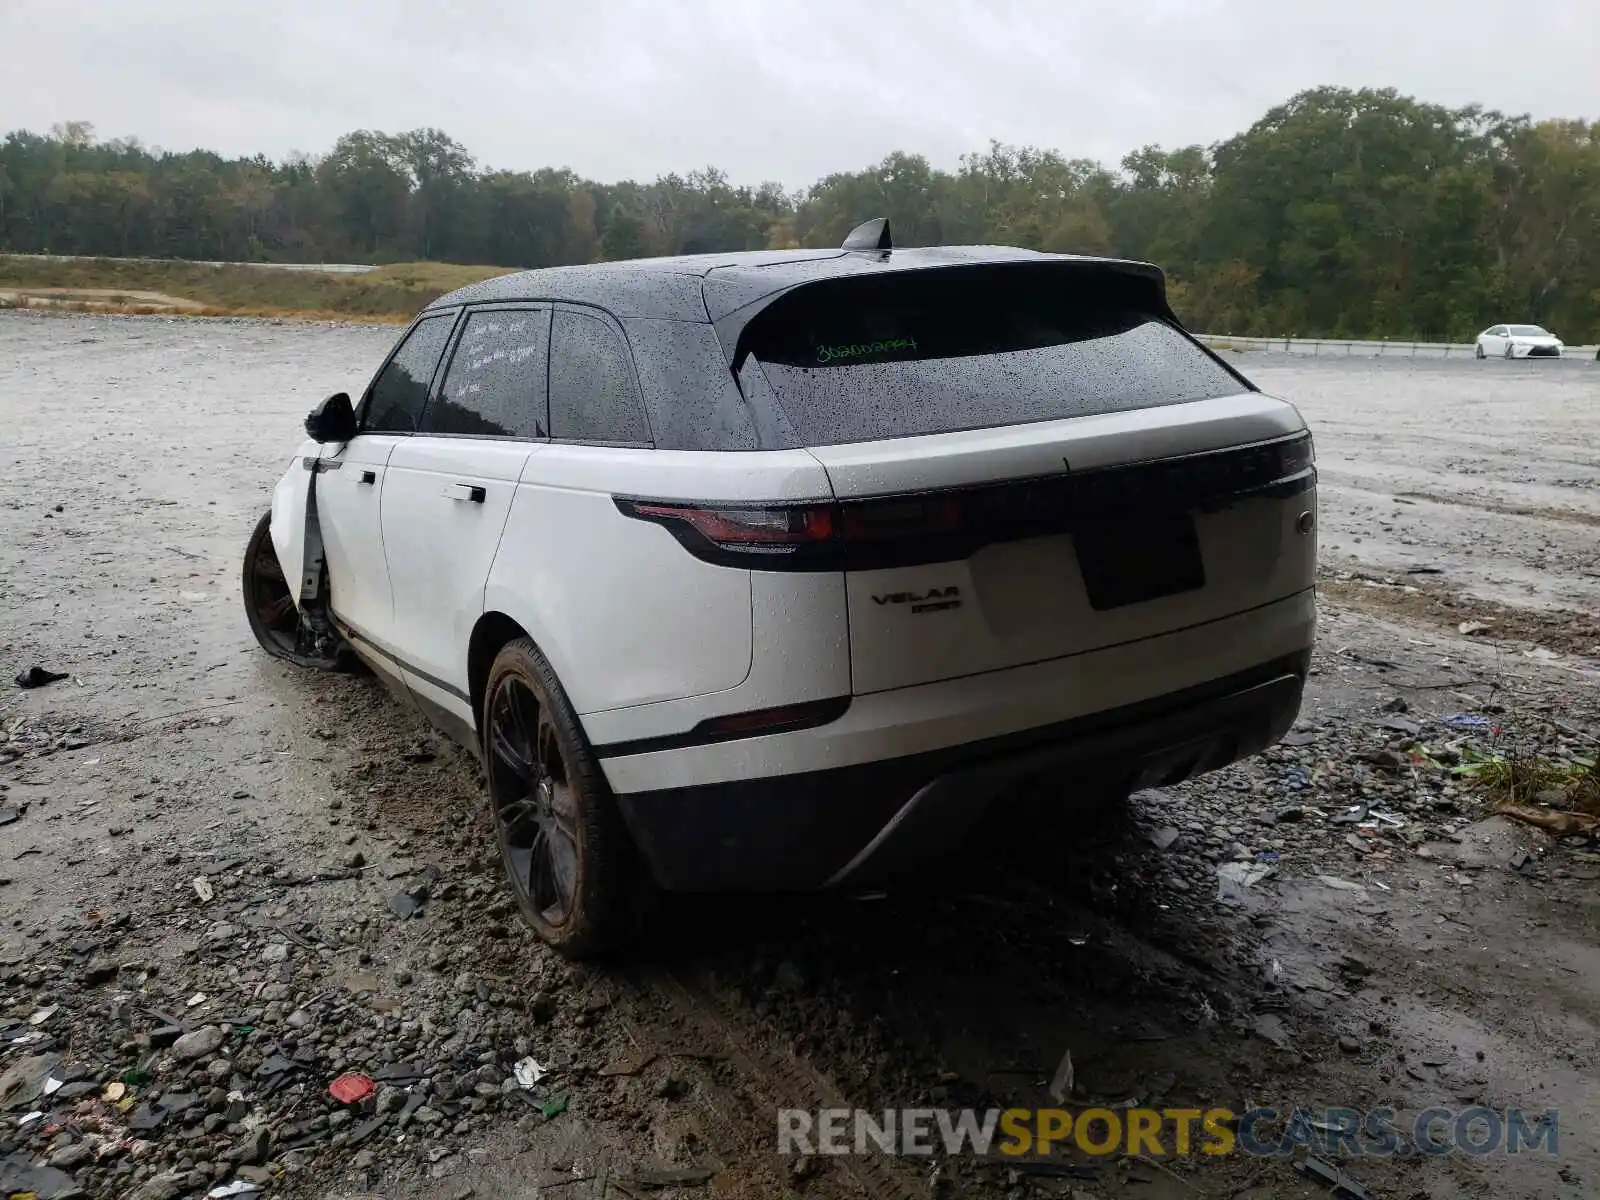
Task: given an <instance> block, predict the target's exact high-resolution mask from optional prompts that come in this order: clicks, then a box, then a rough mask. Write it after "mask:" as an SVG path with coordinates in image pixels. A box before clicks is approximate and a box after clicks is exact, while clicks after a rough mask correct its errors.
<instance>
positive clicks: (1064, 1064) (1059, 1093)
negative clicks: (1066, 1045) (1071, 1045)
mask: <svg viewBox="0 0 1600 1200" xmlns="http://www.w3.org/2000/svg"><path fill="white" fill-rule="evenodd" d="M1072 1083H1073V1079H1072V1051H1071V1050H1066V1051H1064V1052H1063V1053H1062V1055H1061V1061H1060V1062H1059V1063H1057V1064H1056V1073H1055V1077H1054V1078H1052V1079H1051V1080H1050V1098H1051V1099H1052V1100H1054V1101H1055V1102H1056V1103H1057V1104H1065V1103H1066V1102H1067V1097H1068V1096H1070V1095H1072Z"/></svg>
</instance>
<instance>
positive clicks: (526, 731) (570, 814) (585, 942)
mask: <svg viewBox="0 0 1600 1200" xmlns="http://www.w3.org/2000/svg"><path fill="white" fill-rule="evenodd" d="M479 728H480V731H481V732H480V735H479V736H480V737H481V739H482V751H483V762H484V773H485V775H486V776H487V777H488V791H489V805H490V811H491V815H492V817H493V819H494V826H495V840H496V842H497V843H498V844H499V847H500V861H501V863H502V865H503V866H504V868H505V872H506V882H507V883H508V884H510V886H511V891H512V894H513V895H514V896H515V897H516V901H517V907H518V908H519V909H520V910H521V912H522V917H523V920H525V921H526V922H527V923H528V925H529V926H531V927H532V929H533V931H534V932H535V933H537V934H538V935H539V937H540V939H541V940H542V941H544V942H545V943H546V944H547V945H549V946H550V947H551V948H552V949H553V950H555V951H556V952H557V953H558V954H561V955H562V956H564V957H567V958H589V957H593V956H595V955H597V954H601V953H603V952H605V951H607V950H610V949H613V948H614V947H615V946H616V945H617V944H618V943H619V942H620V941H621V940H622V939H623V938H624V936H625V935H626V934H627V933H628V932H629V931H630V929H631V927H632V925H633V919H632V918H633V911H634V910H633V907H632V906H631V904H630V899H631V895H632V890H633V889H632V886H631V883H632V877H633V876H635V875H636V874H637V873H636V872H634V871H633V870H632V869H631V868H632V862H633V860H632V855H631V853H630V848H631V847H630V843H629V840H628V835H627V830H626V828H625V827H624V826H623V823H622V816H621V813H620V812H619V811H618V809H617V804H616V801H615V799H614V798H613V797H612V795H611V789H610V787H609V786H608V785H607V783H606V780H605V775H604V774H603V773H602V772H601V770H600V763H599V760H598V759H596V758H595V756H594V752H593V750H591V749H590V747H589V741H588V739H587V738H586V737H585V736H584V733H583V727H582V726H581V725H580V724H579V723H578V717H577V714H576V713H574V712H573V710H572V705H571V703H570V702H569V701H568V700H567V695H566V692H565V691H564V690H563V689H562V687H561V683H560V681H559V680H557V678H556V674H555V672H554V671H553V670H552V669H551V667H550V664H549V663H548V662H546V661H545V658H544V656H543V655H542V654H540V653H539V651H538V649H537V647H535V646H534V644H533V642H532V640H531V639H529V638H519V639H517V640H516V641H514V642H511V643H509V644H507V645H506V646H505V647H504V648H503V649H502V650H501V651H500V653H499V654H498V655H496V656H495V660H494V665H493V666H492V667H491V668H490V671H489V680H488V683H487V684H486V685H485V687H484V691H483V710H482V719H481V720H480V721H479Z"/></svg>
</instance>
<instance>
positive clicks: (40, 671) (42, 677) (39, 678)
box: [17, 667, 69, 688]
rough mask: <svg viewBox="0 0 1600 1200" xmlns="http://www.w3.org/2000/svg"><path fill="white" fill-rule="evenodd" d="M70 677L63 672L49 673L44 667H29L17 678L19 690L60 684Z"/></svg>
mask: <svg viewBox="0 0 1600 1200" xmlns="http://www.w3.org/2000/svg"><path fill="white" fill-rule="evenodd" d="M67 678H69V676H68V675H67V674H66V673H65V672H62V671H47V670H45V669H44V668H43V667H29V668H28V669H27V670H26V671H23V672H21V673H20V674H19V675H18V676H17V686H18V687H19V688H41V687H45V686H46V685H48V684H52V683H59V682H60V681H61V680H63V679H67Z"/></svg>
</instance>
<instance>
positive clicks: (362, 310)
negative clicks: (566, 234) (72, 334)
mask: <svg viewBox="0 0 1600 1200" xmlns="http://www.w3.org/2000/svg"><path fill="white" fill-rule="evenodd" d="M512 269H513V268H509V267H472V266H458V265H456V264H454V263H434V262H419V263H392V264H390V265H388V266H384V267H379V268H378V269H377V270H376V271H370V272H367V273H366V274H362V275H334V274H324V273H322V272H318V271H279V270H272V269H266V268H261V267H251V266H243V265H226V266H220V267H211V266H205V265H202V264H199V263H186V262H157V261H152V262H119V261H113V260H110V259H81V260H74V261H71V262H53V261H48V260H40V259H31V258H20V257H13V256H6V255H0V290H3V289H11V290H15V291H21V292H26V291H28V290H30V289H38V290H40V291H43V290H44V289H57V294H58V296H59V295H61V291H60V290H61V289H65V291H66V293H68V294H70V293H71V292H73V291H79V292H89V291H98V292H107V291H109V292H129V293H137V292H152V293H161V294H163V295H166V296H174V297H177V298H179V299H181V300H185V301H189V302H190V304H191V305H192V306H197V307H188V308H185V309H183V310H181V311H182V312H183V313H184V315H193V316H263V317H307V318H323V319H335V320H352V319H354V320H380V321H406V320H409V319H410V318H411V317H412V316H413V315H415V314H416V313H417V311H418V310H419V309H421V308H423V307H424V306H426V305H427V304H428V303H429V302H430V301H432V300H434V299H436V298H437V297H439V296H442V295H444V294H445V293H446V292H451V291H454V290H455V289H456V288H458V287H465V286H466V285H467V284H469V283H476V282H478V281H479V280H481V279H488V278H489V277H491V276H494V275H505V274H509V273H510V272H511V270H512ZM129 299H130V301H131V302H130V303H128V304H126V305H116V306H114V310H115V311H119V312H139V311H154V312H161V311H163V310H162V309H161V308H160V306H159V305H152V304H150V303H148V302H146V301H144V300H142V299H139V298H136V297H130V298H129ZM73 303H74V302H73V301H72V300H70V299H67V298H65V297H64V296H63V297H62V298H61V300H60V301H59V302H57V303H53V304H51V305H49V307H53V308H57V309H60V308H68V309H70V308H71V307H72V306H73ZM10 307H23V305H22V304H18V303H15V302H13V303H12V304H11V305H10ZM85 310H86V311H90V310H92V311H105V310H106V305H105V304H104V302H103V301H93V302H87V301H86V302H85ZM170 311H173V312H177V311H180V310H177V309H173V310H170Z"/></svg>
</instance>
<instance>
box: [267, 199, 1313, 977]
mask: <svg viewBox="0 0 1600 1200" xmlns="http://www.w3.org/2000/svg"><path fill="white" fill-rule="evenodd" d="M306 428H307V431H308V433H309V434H310V438H311V440H310V441H308V442H306V443H305V444H304V445H303V446H301V448H300V449H299V451H298V452H297V453H296V454H295V457H294V460H293V462H292V463H291V464H290V466H289V469H288V471H287V472H286V473H285V474H284V476H283V478H282V481H281V482H280V483H279V484H278V486H277V489H276V491H275V493H274V496H273V500H272V509H271V512H270V513H268V514H267V515H266V516H264V517H263V518H262V521H261V524H260V525H259V526H258V528H257V530H256V533H255V536H254V537H253V538H252V540H251V543H250V545H249V547H248V549H247V551H246V556H245V567H244V592H245V601H246V611H247V614H248V617H249V620H250V623H251V626H252V628H253V629H254V631H255V633H256V635H257V637H258V638H259V639H260V641H261V643H262V645H263V646H264V647H265V648H266V649H268V650H269V651H271V652H272V653H274V654H278V655H280V656H281V657H285V658H288V659H290V660H292V661H295V662H298V663H301V664H304V665H323V666H327V665H333V664H335V663H338V662H340V661H342V660H343V659H344V658H345V656H346V654H347V653H348V652H353V653H354V655H356V656H357V657H359V658H360V659H361V660H363V661H365V662H366V663H367V664H368V665H369V666H371V667H372V668H373V669H374V670H375V671H376V672H377V673H378V674H379V675H380V676H382V677H383V678H384V679H385V680H386V681H387V682H388V683H389V684H391V685H392V686H393V688H394V689H395V690H396V691H397V692H398V693H399V694H401V695H402V696H404V697H407V698H408V699H409V700H410V701H412V702H414V703H415V704H416V705H417V706H418V707H419V708H420V709H421V710H422V711H423V712H424V713H425V714H427V715H428V716H429V717H430V718H431V719H432V720H433V721H434V722H435V723H436V724H437V725H438V726H439V727H440V728H442V729H443V730H445V731H446V732H448V733H450V734H451V735H452V736H454V737H455V738H456V739H457V740H459V741H460V742H462V743H463V744H464V745H466V746H467V747H469V748H471V750H472V751H473V752H474V753H475V754H477V755H478V756H479V758H480V761H481V762H482V764H483V766H484V770H485V773H486V775H487V780H488V792H489V799H490V803H491V806H492V809H493V814H494V818H495V821H496V824H497V829H498V835H499V840H500V848H501V852H502V856H503V858H504V863H505V868H506V872H507V874H508V876H509V879H510V882H511V885H512V887H513V889H514V891H515V894H516V896H517V899H518V901H519V903H520V906H521V908H522V911H523V913H524V915H525V916H526V918H527V920H528V921H529V922H530V923H531V924H532V926H533V927H534V928H535V930H536V931H537V932H538V933H539V934H540V935H541V936H542V937H543V938H545V939H546V940H547V941H548V942H549V943H551V944H552V945H554V946H555V947H557V948H558V949H559V950H561V951H562V952H564V953H568V954H584V953H590V952H593V951H595V950H598V949H600V948H601V947H603V946H605V945H607V944H608V943H614V942H615V940H616V938H617V936H618V935H619V934H620V933H622V932H624V931H625V929H626V928H628V927H631V924H632V916H631V915H630V914H632V913H633V912H635V911H636V907H637V906H636V905H634V904H633V903H632V902H631V900H630V898H631V897H635V896H637V895H638V890H637V889H638V888H639V887H648V886H650V885H652V884H653V885H656V886H660V887H663V888H666V889H669V890H745V889H760V890H773V889H783V890H788V889H813V888H822V887H841V886H851V887H853V886H859V885H861V884H864V883H866V882H867V881H869V880H878V879H881V878H882V877H883V876H885V875H886V874H888V873H890V872H893V871H896V870H899V869H902V868H904V867H907V866H909V865H911V864H913V863H915V862H917V861H918V860H922V859H926V858H927V857H929V856H931V855H934V854H936V853H938V852H939V851H941V850H943V849H945V848H947V847H950V846H952V845H953V844H955V843H956V842H957V841H959V840H960V839H961V838H963V837H964V836H965V835H966V834H967V833H969V832H970V831H971V830H972V829H973V827H974V824H975V823H976V822H978V821H980V820H982V819H983V818H984V817H985V814H986V813H989V814H991V815H992V813H993V809H994V807H995V806H996V805H1001V806H1004V805H1006V804H1009V803H1010V802H1011V799H1010V798H1011V797H1012V796H1013V795H1016V794H1017V793H1018V790H1019V789H1018V788H1017V786H1016V785H1019V784H1027V783H1028V782H1030V781H1032V780H1035V779H1048V780H1049V781H1050V786H1051V789H1052V790H1053V792H1054V793H1055V794H1057V795H1059V797H1060V803H1061V804H1062V805H1063V806H1077V805H1087V804H1090V803H1096V804H1099V803H1104V802H1105V801H1106V800H1107V799H1108V798H1110V797H1119V796H1126V794H1127V793H1128V792H1129V791H1130V790H1132V789H1137V788H1141V787H1147V786H1153V785H1158V784H1167V783H1173V782H1176V781H1178V780H1181V779H1184V778H1187V777H1189V776H1191V775H1194V774H1196V773H1198V772H1202V771H1207V770H1211V769H1214V768H1216V767H1220V766H1222V765H1224V764H1226V763H1229V762H1232V761H1235V760H1237V759H1239V758H1241V757H1243V756H1246V755H1249V754H1253V753H1256V752H1257V751H1259V750H1261V749H1263V748H1264V747H1266V746H1268V745H1270V744H1271V743H1273V742H1274V741H1276V740H1277V739H1278V738H1279V737H1280V736H1282V734H1283V733H1284V732H1285V731H1286V730H1287V729H1288V728H1289V726H1290V725H1291V724H1292V722H1293V721H1294V719H1295V716H1296V713H1297V712H1298V709H1299V705H1300V697H1301V691H1302V687H1303V685H1304V680H1305V676H1306V672H1307V668H1308V663H1309V659H1310V653H1311V647H1312V642H1313V637H1314V630H1315V622H1316V605H1315V593H1314V590H1313V584H1314V573H1315V565H1316V535H1315V526H1316V499H1315V496H1316V491H1315V483H1316V469H1315V466H1314V463H1313V455H1312V445H1311V437H1310V435H1309V433H1308V432H1307V430H1306V426H1305V424H1304V422H1303V421H1302V420H1301V418H1300V415H1299V414H1298V413H1297V412H1296V410H1295V409H1294V408H1293V407H1292V406H1291V405H1290V404H1287V403H1285V402H1284V401H1281V400H1277V399H1273V398H1271V397H1269V396H1266V395H1263V394H1262V393H1261V392H1260V391H1258V390H1257V389H1256V388H1254V387H1253V386H1252V385H1251V384H1250V383H1249V382H1247V381H1246V380H1245V379H1244V378H1242V377H1241V376H1240V375H1238V374H1237V373H1235V372H1234V371H1233V370H1232V369H1231V368H1229V367H1228V366H1226V365H1225V364H1224V363H1223V362H1222V361H1221V360H1219V359H1218V358H1217V357H1216V356H1215V355H1213V354H1212V353H1211V352H1210V351H1208V350H1207V349H1205V348H1204V347H1202V346H1201V345H1200V344H1199V343H1197V342H1196V341H1195V340H1194V339H1193V338H1191V337H1190V336H1189V335H1188V334H1187V333H1185V332H1184V330H1183V329H1182V328H1181V326H1180V325H1179V323H1178V321H1177V320H1176V318H1175V317H1174V316H1173V314H1172V312H1171V311H1170V309H1169V307H1168V304H1167V300H1166V293H1165V286H1164V279H1163V276H1162V274H1161V272H1160V271H1159V270H1158V269H1157V268H1155V267H1152V266H1149V265H1146V264H1142V263H1134V262H1121V261H1110V260H1101V259H1089V258H1077V257H1071V256H1063V255H1052V254H1040V253H1035V252H1032V251H1026V250H1017V249H1010V248H1004V247H944V248H939V249H898V250H896V249H892V248H891V246H890V242H889V234H888V228H887V224H886V223H885V222H883V221H881V220H880V221H875V222H869V223H868V224H867V225H864V226H862V227H861V228H860V229H858V230H857V231H856V232H855V233H853V234H852V235H851V237H850V239H849V240H848V241H846V243H845V244H844V247H843V248H842V249H840V250H836V251H776V252H757V253H738V254H707V255H699V256H692V257H683V258H670V259H655V260H644V261H636V262H617V263H606V264H602V265H596V266H581V267H563V268H555V269H548V270H538V271H528V272H524V273H521V274H514V275H506V276H502V277H499V278H495V279H490V280H486V281H484V282H482V283H478V284H474V285H472V286H470V287H467V288H464V289H462V290H460V291H457V292H453V293H451V294H450V295H447V296H444V297H442V298H440V299H439V300H437V301H435V302H434V303H432V304H431V305H429V306H428V308H427V309H426V310H425V311H424V312H422V313H421V315H419V316H418V317H417V319H416V320H415V321H414V322H413V323H412V325H411V326H410V328H408V329H407V330H406V332H405V334H404V336H402V337H401V338H400V340H399V343H398V344H397V345H396V346H395V348H394V350H393V351H392V353H391V354H390V356H389V358H388V360H387V361H386V362H385V363H384V365H383V366H382V368H381V369H380V370H379V371H378V373H377V375H376V377H375V378H374V379H373V380H372V382H371V384H370V386H369V387H368V388H367V391H366V393H365V395H364V396H362V398H361V400H360V402H359V403H357V404H354V405H352V404H351V401H350V399H349V397H348V396H346V395H344V394H339V395H335V396H332V397H330V398H329V399H328V400H327V401H325V402H323V404H322V405H320V406H319V407H318V408H317V410H316V411H315V412H313V413H312V414H311V416H310V417H308V418H307V421H306ZM287 581H293V582H287Z"/></svg>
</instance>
